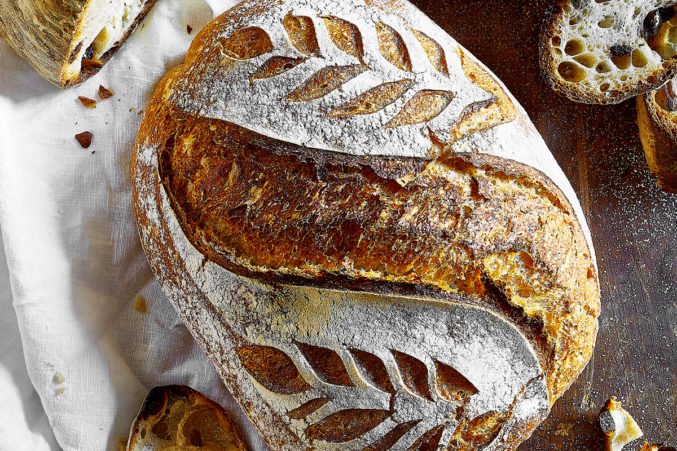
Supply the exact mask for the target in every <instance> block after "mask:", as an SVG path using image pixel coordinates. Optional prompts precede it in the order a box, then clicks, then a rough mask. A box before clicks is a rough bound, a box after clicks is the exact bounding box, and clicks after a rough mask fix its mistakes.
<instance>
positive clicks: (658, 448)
mask: <svg viewBox="0 0 677 451" xmlns="http://www.w3.org/2000/svg"><path fill="white" fill-rule="evenodd" d="M675 450H676V448H675V447H674V446H664V445H661V444H658V443H652V444H649V442H644V444H643V445H642V447H641V448H640V450H639V451H675Z"/></svg>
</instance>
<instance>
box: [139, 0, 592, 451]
mask: <svg viewBox="0 0 677 451" xmlns="http://www.w3.org/2000/svg"><path fill="white" fill-rule="evenodd" d="M133 168H134V190H135V191H134V196H135V208H136V213H137V217H138V222H139V229H140V234H141V238H142V242H143V245H144V248H145V250H146V252H147V254H148V257H149V261H150V262H151V266H152V267H153V269H154V271H155V273H156V274H157V275H158V277H159V279H160V281H161V282H162V284H163V288H164V289H165V291H166V292H167V293H168V295H169V297H170V299H171V300H172V301H173V302H174V304H175V305H176V307H177V309H178V310H179V312H180V314H181V316H182V317H183V319H184V320H185V321H186V323H187V325H188V327H189V328H190V329H191V331H192V332H193V334H194V335H195V336H196V338H197V339H198V341H199V342H200V343H201V345H202V346H203V347H204V348H205V350H206V352H207V355H208V356H209V357H210V358H211V359H212V361H213V362H214V364H215V365H216V367H217V369H219V371H220V373H221V376H222V378H223V379H224V381H225V383H226V385H227V386H228V388H229V389H230V390H231V391H232V392H233V394H234V395H235V398H236V399H237V400H238V401H239V402H240V404H241V405H242V406H243V408H244V409H245V411H246V412H247V414H248V415H249V416H250V418H251V419H252V421H253V422H254V424H255V425H256V426H257V427H258V428H259V430H260V432H261V434H262V435H263V436H264V437H265V439H266V440H267V441H268V442H269V444H270V445H271V446H273V447H275V448H280V449H299V448H300V447H303V448H306V447H314V448H321V449H364V448H367V449H372V448H373V449H382V448H388V447H390V446H392V447H394V448H395V449H400V448H408V447H411V446H413V447H414V448H416V449H418V448H425V447H426V446H430V447H436V446H438V445H440V446H447V447H449V448H450V449H514V448H516V447H517V445H518V444H519V443H521V442H522V441H523V440H525V439H526V438H527V437H528V436H529V435H530V434H531V432H532V431H533V429H534V428H535V427H536V426H537V425H538V424H539V423H540V422H541V421H542V420H543V419H544V418H545V416H546V415H547V413H548V411H549V408H550V405H551V404H552V403H553V402H554V401H555V400H556V399H557V398H558V397H559V396H560V395H561V394H562V393H563V391H564V390H566V388H567V387H568V386H569V385H570V384H571V383H572V382H573V380H575V378H576V377H577V376H578V374H579V373H580V371H581V370H582V369H583V367H584V366H585V364H586V363H587V361H588V360H589V358H590V356H591V353H592V348H593V345H594V340H595V335H596V331H597V316H598V314H599V287H598V281H597V271H596V267H595V263H594V254H592V246H591V245H590V244H589V234H588V233H587V229H586V227H585V223H584V220H583V216H582V214H581V213H580V206H579V205H578V203H577V201H576V199H575V196H574V195H573V191H572V190H571V187H570V185H569V184H568V182H567V181H566V179H565V177H564V176H563V174H562V173H561V170H560V169H559V168H558V167H557V165H556V163H555V161H554V159H553V158H552V155H550V154H549V152H548V150H547V148H546V147H545V144H544V143H543V141H542V140H541V139H540V137H539V136H538V134H537V132H536V131H535V129H534V127H533V125H532V124H531V123H530V122H529V120H528V118H527V116H526V113H524V111H523V110H522V109H521V107H519V105H517V103H516V102H515V101H514V99H513V98H512V97H511V96H510V94H509V93H508V92H507V91H506V90H505V87H504V86H503V85H502V84H500V82H498V81H497V80H496V79H495V77H494V76H493V75H492V74H491V73H490V72H488V70H487V69H486V68H484V66H482V65H481V64H480V63H479V62H477V61H476V60H475V59H474V57H472V55H470V54H469V53H467V52H465V51H464V50H463V49H461V48H460V46H459V45H458V44H457V43H456V42H455V41H453V39H451V38H450V37H449V36H448V35H446V33H444V32H443V31H442V30H441V29H439V27H437V26H435V25H434V23H432V22H431V21H430V20H429V19H428V18H427V17H425V16H424V15H423V14H422V13H421V12H420V11H418V10H417V9H416V8H414V7H413V6H412V5H411V4H409V3H407V2H404V1H385V0H384V1H374V0H367V1H364V0H351V1H341V2H338V1H333V0H322V1H314V2H309V1H302V0H294V1H286V2H285V1H276V2H273V1H248V2H244V3H242V4H240V5H239V6H237V7H236V8H234V9H232V10H231V11H229V12H227V13H225V14H224V15H222V16H220V17H219V18H217V19H216V20H215V21H213V22H212V23H211V24H210V25H208V26H207V28H206V29H205V30H203V31H202V32H201V33H199V34H198V36H197V37H196V40H195V41H194V43H193V45H192V46H191V49H190V51H189V54H188V56H187V58H186V62H185V63H184V65H182V66H180V67H178V68H176V69H175V70H173V71H171V72H170V73H169V74H168V75H167V76H166V77H165V79H164V80H163V81H162V83H161V84H160V86H159V87H158V88H157V90H156V93H155V97H154V99H153V100H152V101H151V103H150V105H149V107H148V108H147V109H146V116H145V119H144V122H143V124H142V126H141V130H140V133H139V137H138V144H137V149H136V155H135V158H134V162H133ZM546 174H547V175H546ZM564 193H566V194H564Z"/></svg>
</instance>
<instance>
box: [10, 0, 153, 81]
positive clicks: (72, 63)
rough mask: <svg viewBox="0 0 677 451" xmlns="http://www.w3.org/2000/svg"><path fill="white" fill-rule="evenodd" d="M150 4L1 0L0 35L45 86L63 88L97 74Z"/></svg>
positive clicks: (138, 0)
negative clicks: (42, 78)
mask: <svg viewBox="0 0 677 451" xmlns="http://www.w3.org/2000/svg"><path fill="white" fill-rule="evenodd" d="M154 3H155V0H109V1H101V0H60V1H44V0H23V1H14V0H9V1H0V35H2V36H3V37H4V38H5V40H6V41H7V43H8V44H9V45H10V46H11V47H12V48H13V49H14V51H15V52H17V53H18V54H19V56H21V57H22V58H23V59H25V60H26V61H27V62H28V63H29V64H30V65H31V66H33V68H34V69H35V70H36V71H38V73H40V75H42V76H43V77H44V78H45V79H47V80H48V81H49V82H51V83H53V84H55V85H57V86H59V87H62V88H64V87H66V86H71V85H75V84H78V83H82V82H83V81H85V80H86V79H87V78H89V77H91V76H92V75H94V74H96V73H97V72H98V71H99V69H101V67H103V65H104V64H106V62H108V60H109V59H110V58H111V57H112V56H113V54H114V53H115V51H116V50H117V49H118V48H119V47H120V46H121V45H122V44H123V43H124V41H125V40H126V39H127V38H128V37H129V36H130V35H131V34H132V33H133V32H134V30H135V29H136V27H137V26H138V24H139V23H140V22H141V20H143V18H144V16H145V15H146V13H147V12H148V11H149V10H150V8H151V7H152V6H153V4H154Z"/></svg>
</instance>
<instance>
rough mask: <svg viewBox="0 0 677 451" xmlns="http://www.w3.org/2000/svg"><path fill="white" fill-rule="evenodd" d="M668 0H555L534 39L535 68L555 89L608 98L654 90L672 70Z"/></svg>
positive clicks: (673, 37)
mask: <svg viewBox="0 0 677 451" xmlns="http://www.w3.org/2000/svg"><path fill="white" fill-rule="evenodd" d="M673 4H674V2H668V1H656V0H652V1H646V0H634V1H633V0H623V1H599V0H568V1H567V0H560V1H558V2H557V6H556V8H555V11H554V12H553V14H552V17H551V19H550V20H549V21H548V23H547V24H546V26H545V28H544V32H543V33H542V36H541V42H540V62H541V69H542V71H543V73H544V74H545V76H546V79H547V80H548V82H549V84H550V85H551V86H552V87H553V89H554V90H555V91H557V92H558V93H560V94H562V95H564V96H566V97H568V98H570V99H571V100H574V101H576V102H583V103H599V104H613V103H619V102H622V101H624V100H627V99H629V98H631V97H634V96H636V95H638V94H641V93H645V92H648V91H651V90H654V89H656V88H658V87H659V86H661V85H662V84H663V83H665V82H666V81H667V80H669V79H671V78H672V77H673V75H674V74H675V71H676V70H677V60H675V59H674V56H675V55H676V54H677V28H676V27H677V17H676V16H675V7H674V6H673Z"/></svg>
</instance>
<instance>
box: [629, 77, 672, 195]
mask: <svg viewBox="0 0 677 451" xmlns="http://www.w3.org/2000/svg"><path fill="white" fill-rule="evenodd" d="M637 123H638V124H639V137H640V139H641V141H642V147H643V148H644V154H645V155H646V161H647V162H648V163H649V168H650V169H651V172H653V173H654V174H655V175H656V177H658V186H660V187H661V188H662V189H663V190H665V191H668V192H671V193H677V81H675V80H674V79H673V80H670V81H669V82H668V83H666V84H665V85H663V86H662V87H661V88H659V89H657V90H656V91H652V92H650V93H647V94H644V95H641V96H638V97H637Z"/></svg>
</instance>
